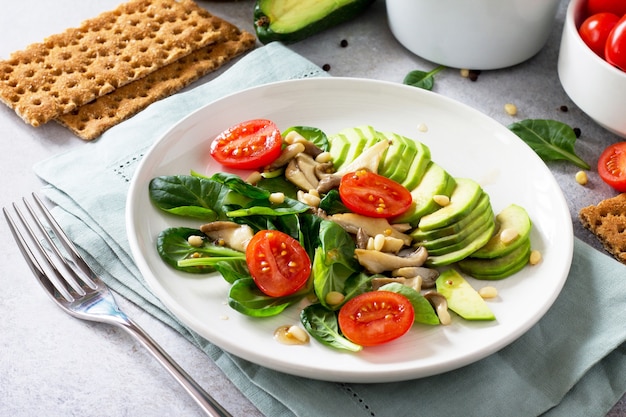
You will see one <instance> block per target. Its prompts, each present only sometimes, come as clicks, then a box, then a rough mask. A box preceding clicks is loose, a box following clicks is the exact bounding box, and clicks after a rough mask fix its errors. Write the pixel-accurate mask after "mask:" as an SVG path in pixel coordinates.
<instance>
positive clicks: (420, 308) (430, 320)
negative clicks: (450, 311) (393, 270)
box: [380, 282, 440, 325]
mask: <svg viewBox="0 0 626 417" xmlns="http://www.w3.org/2000/svg"><path fill="white" fill-rule="evenodd" d="M380 289H381V290H385V291H391V292H395V293H398V294H402V295H404V296H405V297H406V298H408V299H409V301H410V302H411V305H412V306H413V310H414V311H415V320H414V321H415V322H417V323H423V324H431V325H437V324H439V323H440V322H439V317H438V316H437V313H435V310H434V309H433V307H432V305H431V304H430V302H429V301H428V300H427V299H426V298H425V297H424V296H423V295H422V294H420V293H419V292H417V291H415V290H414V289H413V288H410V287H407V286H406V285H402V284H400V283H397V282H392V283H390V284H385V285H383V286H382V287H380Z"/></svg>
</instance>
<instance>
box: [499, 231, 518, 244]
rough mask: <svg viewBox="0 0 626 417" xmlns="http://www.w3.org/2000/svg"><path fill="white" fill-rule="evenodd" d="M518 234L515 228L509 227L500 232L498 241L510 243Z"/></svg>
mask: <svg viewBox="0 0 626 417" xmlns="http://www.w3.org/2000/svg"><path fill="white" fill-rule="evenodd" d="M518 236H519V233H518V232H517V230H515V229H512V228H510V227H509V228H507V229H504V230H503V231H501V232H500V241H501V242H502V243H504V244H507V243H511V242H513V241H514V240H515V239H517V237H518Z"/></svg>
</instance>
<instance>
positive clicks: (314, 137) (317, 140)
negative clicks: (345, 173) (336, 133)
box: [282, 126, 330, 151]
mask: <svg viewBox="0 0 626 417" xmlns="http://www.w3.org/2000/svg"><path fill="white" fill-rule="evenodd" d="M291 131H295V132H297V133H299V134H300V135H302V136H303V137H304V138H305V139H306V140H308V141H309V142H313V143H314V144H315V145H316V146H317V147H318V148H320V149H321V150H323V151H327V150H328V149H329V148H330V144H329V143H328V137H327V136H326V133H324V132H323V131H322V130H320V129H318V128H317V127H310V126H293V127H290V128H289V129H287V130H285V131H284V132H283V133H282V136H283V137H285V136H287V134H288V133H289V132H291Z"/></svg>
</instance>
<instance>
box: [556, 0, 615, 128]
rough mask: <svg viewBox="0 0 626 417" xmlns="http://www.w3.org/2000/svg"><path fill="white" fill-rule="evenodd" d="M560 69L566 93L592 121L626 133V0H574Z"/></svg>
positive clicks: (560, 58) (559, 63)
mask: <svg viewBox="0 0 626 417" xmlns="http://www.w3.org/2000/svg"><path fill="white" fill-rule="evenodd" d="M558 74H559V79H560V81H561V85H562V86H563V89H564V90H565V92H566V93H567V95H568V96H569V97H570V99H571V100H572V101H573V102H574V103H575V104H576V105H577V106H578V107H579V108H580V109H581V110H582V111H584V112H585V113H586V114H587V115H588V116H589V117H591V118H592V119H593V120H594V121H595V122H596V123H598V124H599V125H600V126H602V127H604V128H605V129H607V130H609V131H610V132H612V133H614V134H616V135H618V136H621V137H624V138H626V1H625V0H572V1H571V2H570V4H569V6H568V8H567V13H566V17H565V25H564V28H563V35H562V38H561V47H560V51H559V60H558Z"/></svg>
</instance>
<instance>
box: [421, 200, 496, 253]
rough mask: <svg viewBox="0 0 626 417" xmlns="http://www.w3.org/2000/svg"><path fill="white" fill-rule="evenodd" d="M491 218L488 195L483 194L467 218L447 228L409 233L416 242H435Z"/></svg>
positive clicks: (491, 211)
mask: <svg viewBox="0 0 626 417" xmlns="http://www.w3.org/2000/svg"><path fill="white" fill-rule="evenodd" d="M493 216H494V214H493V210H492V209H491V202H490V199H489V195H488V194H487V193H483V195H482V197H480V199H479V200H478V203H476V206H475V207H474V209H472V211H471V212H470V213H469V214H468V215H467V216H465V217H464V218H462V219H461V220H459V221H458V222H455V223H452V224H451V225H449V226H445V227H440V228H439V229H434V230H428V231H425V230H420V229H415V230H414V231H412V232H411V237H412V238H413V239H414V240H415V241H417V242H423V241H431V240H437V239H440V238H443V237H448V236H451V235H456V234H458V233H459V232H461V231H462V230H464V229H467V228H472V226H477V225H478V224H480V223H482V222H485V221H487V219H488V217H493Z"/></svg>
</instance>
